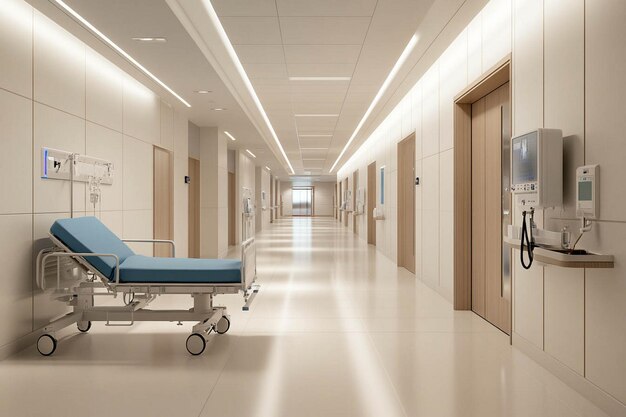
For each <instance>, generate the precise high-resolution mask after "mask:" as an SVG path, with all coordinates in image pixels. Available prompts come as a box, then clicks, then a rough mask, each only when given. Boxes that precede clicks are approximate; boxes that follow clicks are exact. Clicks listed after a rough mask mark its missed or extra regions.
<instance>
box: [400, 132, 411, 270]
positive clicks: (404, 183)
mask: <svg viewBox="0 0 626 417" xmlns="http://www.w3.org/2000/svg"><path fill="white" fill-rule="evenodd" d="M397 181H398V234H397V235H398V266H401V267H404V268H406V269H408V270H409V271H411V272H413V273H415V134H412V135H410V136H409V137H407V138H406V139H404V140H403V141H402V142H400V143H398V180H397Z"/></svg>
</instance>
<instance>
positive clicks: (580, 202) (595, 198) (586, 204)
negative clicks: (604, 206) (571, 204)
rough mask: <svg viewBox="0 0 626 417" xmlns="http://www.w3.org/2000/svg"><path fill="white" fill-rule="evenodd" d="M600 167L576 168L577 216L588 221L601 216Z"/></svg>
mask: <svg viewBox="0 0 626 417" xmlns="http://www.w3.org/2000/svg"><path fill="white" fill-rule="evenodd" d="M599 185H600V166H599V165H585V166H582V167H578V168H576V215H577V216H578V217H584V218H586V219H597V218H598V217H599V216H600V199H599V195H598V192H599V188H600V187H599Z"/></svg>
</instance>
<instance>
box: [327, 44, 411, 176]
mask: <svg viewBox="0 0 626 417" xmlns="http://www.w3.org/2000/svg"><path fill="white" fill-rule="evenodd" d="M417 39H418V38H417V34H415V35H413V36H412V37H411V40H409V43H407V45H406V46H405V47H404V50H403V51H402V53H401V54H400V57H399V58H398V60H397V61H396V63H395V64H394V65H393V68H391V71H389V74H388V75H387V78H385V81H384V82H383V85H381V86H380V89H379V90H378V93H376V96H375V97H374V100H372V102H371V103H370V106H369V107H368V108H367V111H366V112H365V114H364V115H363V118H361V121H360V122H359V124H358V125H356V129H354V132H352V135H351V136H350V139H348V142H347V143H346V146H344V147H343V150H342V151H341V153H340V154H339V156H338V157H337V160H336V161H335V163H334V164H333V166H332V167H330V171H328V172H333V170H334V169H335V166H337V164H338V163H339V160H340V159H341V158H342V157H343V154H344V153H346V150H348V147H349V146H350V144H351V143H352V141H353V140H354V138H355V137H356V135H357V134H358V133H359V131H360V130H361V128H362V127H363V125H364V124H365V120H367V118H368V117H369V115H370V114H371V113H372V110H374V107H376V105H377V104H378V102H379V101H380V98H381V97H382V96H383V94H385V92H386V91H387V88H389V84H391V82H392V81H393V79H394V78H395V77H396V74H397V73H398V71H400V67H402V65H403V64H404V61H406V59H407V58H408V57H409V54H410V53H411V51H412V50H413V48H415V45H417Z"/></svg>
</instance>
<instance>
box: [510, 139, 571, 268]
mask: <svg viewBox="0 0 626 417" xmlns="http://www.w3.org/2000/svg"><path fill="white" fill-rule="evenodd" d="M511 192H512V193H513V198H514V202H515V206H516V207H517V208H518V209H519V210H520V211H521V214H522V226H521V228H520V227H517V226H513V225H510V226H509V238H514V239H517V240H519V242H520V250H521V254H520V261H521V263H522V266H523V267H524V268H525V269H529V268H530V267H531V266H532V264H533V251H534V248H535V246H537V245H539V244H542V245H545V246H556V247H559V248H564V247H566V246H567V245H568V244H569V233H567V232H560V233H559V232H551V231H548V230H541V229H538V228H537V225H536V224H535V221H534V217H535V210H536V209H543V208H548V207H559V206H561V205H562V204H563V132H561V130H559V129H543V128H539V129H537V130H534V131H532V132H529V133H526V134H523V135H520V136H517V137H514V138H512V139H511ZM525 253H526V256H527V258H528V262H526V261H525V259H524V257H525Z"/></svg>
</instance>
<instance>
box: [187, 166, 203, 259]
mask: <svg viewBox="0 0 626 417" xmlns="http://www.w3.org/2000/svg"><path fill="white" fill-rule="evenodd" d="M187 164H188V168H187V171H188V174H189V178H190V179H191V183H189V187H188V188H187V191H188V196H187V204H188V207H187V215H188V218H187V229H188V237H187V239H188V248H189V253H188V255H189V257H190V258H199V257H200V160H199V159H197V158H193V157H188V158H187ZM192 165H194V166H196V165H197V168H198V169H197V174H198V175H197V176H196V175H195V173H196V170H194V172H193V173H192V169H191V168H192ZM194 196H195V197H196V198H195V199H194V198H193V197H194ZM192 200H193V203H194V204H192ZM192 225H195V226H196V227H195V229H194V227H192ZM192 248H193V249H197V252H194V253H191V251H192ZM196 255H197V256H196Z"/></svg>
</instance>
